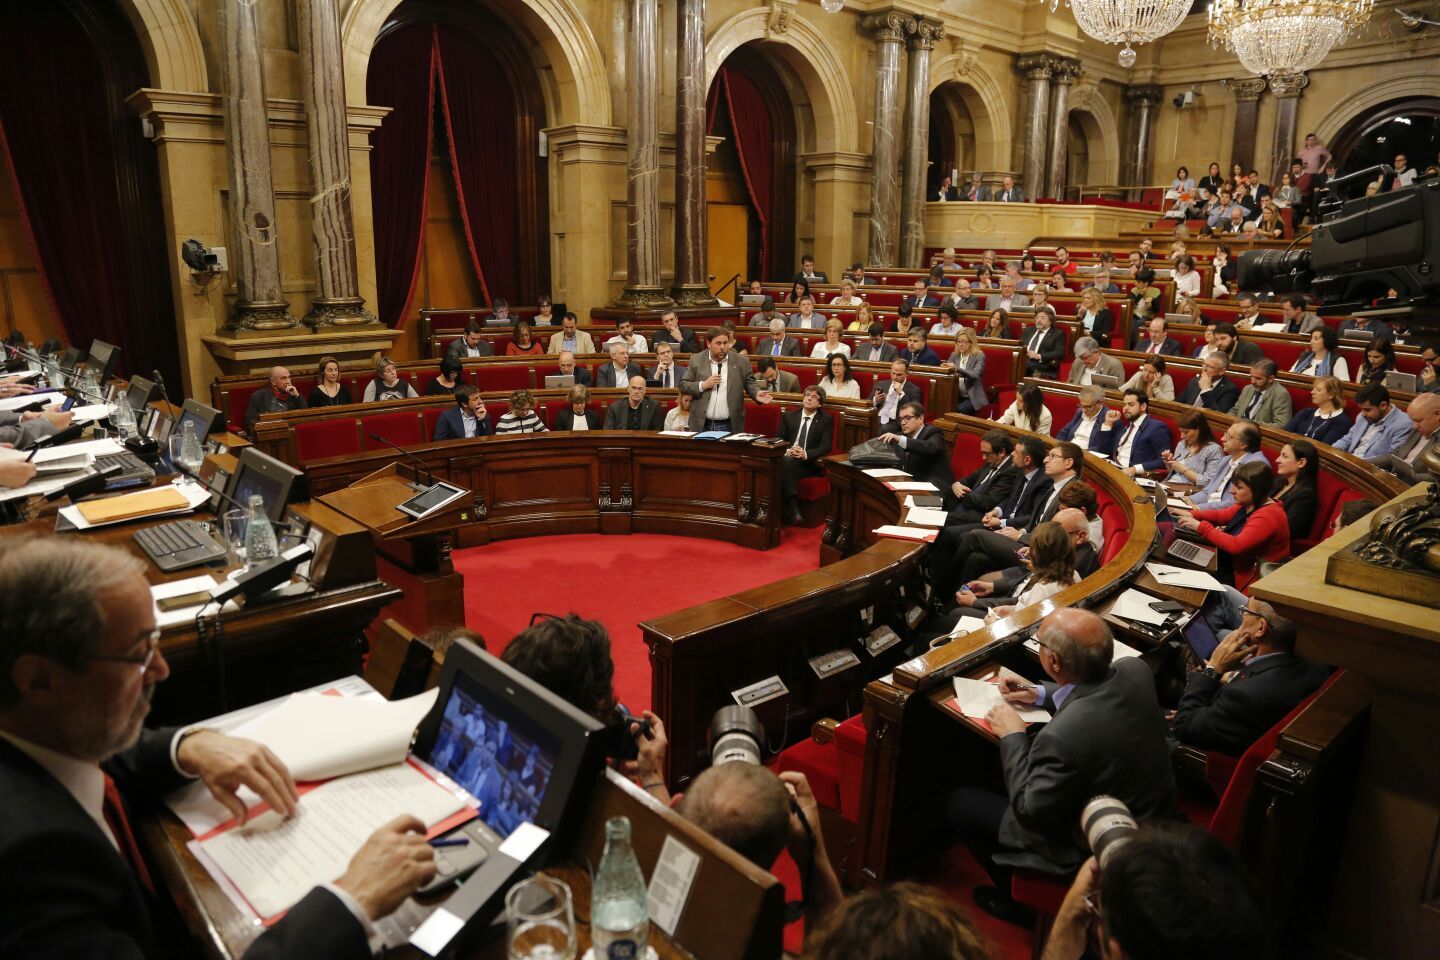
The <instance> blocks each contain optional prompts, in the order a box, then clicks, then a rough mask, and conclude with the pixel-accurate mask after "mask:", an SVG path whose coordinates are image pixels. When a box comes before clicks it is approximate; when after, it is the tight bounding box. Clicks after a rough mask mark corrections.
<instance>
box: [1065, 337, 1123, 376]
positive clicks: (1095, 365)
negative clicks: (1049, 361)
mask: <svg viewBox="0 0 1440 960" xmlns="http://www.w3.org/2000/svg"><path fill="white" fill-rule="evenodd" d="M1097 373H1098V374H1100V375H1101V376H1104V377H1114V378H1115V379H1116V380H1118V381H1119V382H1120V383H1124V382H1125V365H1124V364H1123V363H1121V362H1120V361H1119V360H1116V359H1115V358H1114V357H1112V356H1110V355H1109V354H1108V353H1101V352H1100V343H1099V341H1098V340H1096V339H1095V338H1094V337H1081V338H1080V339H1079V340H1076V341H1075V362H1074V363H1072V364H1071V365H1070V377H1069V382H1070V383H1075V384H1079V385H1080V386H1084V385H1086V384H1088V383H1094V381H1093V380H1092V379H1091V377H1093V376H1094V375H1095V374H1097ZM1120 383H1117V384H1114V385H1113V386H1112V389H1114V388H1115V387H1118V386H1119V385H1120Z"/></svg>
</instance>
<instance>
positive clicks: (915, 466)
mask: <svg viewBox="0 0 1440 960" xmlns="http://www.w3.org/2000/svg"><path fill="white" fill-rule="evenodd" d="M897 362H898V361H897ZM896 419H897V420H898V421H899V424H900V432H899V433H888V432H887V433H882V434H880V441H881V442H882V443H888V444H892V445H895V446H898V447H899V448H900V450H901V453H900V469H901V470H904V471H905V472H906V473H908V474H910V476H912V477H914V478H915V479H916V480H928V481H929V482H930V483H933V484H935V487H936V489H938V490H939V491H940V496H942V497H943V498H944V499H945V501H946V503H947V504H948V503H949V502H950V501H951V500H953V499H954V493H953V492H952V491H951V489H950V487H951V485H952V484H953V483H954V482H955V475H954V474H952V473H951V472H950V452H949V451H948V450H946V449H945V435H944V434H943V433H941V432H940V428H939V427H932V426H930V425H928V424H927V423H926V422H925V407H924V406H922V405H921V404H920V403H919V402H918V401H913V400H912V401H909V402H907V403H902V404H901V405H900V412H899V414H898V416H897V418H896Z"/></svg>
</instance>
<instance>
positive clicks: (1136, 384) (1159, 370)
mask: <svg viewBox="0 0 1440 960" xmlns="http://www.w3.org/2000/svg"><path fill="white" fill-rule="evenodd" d="M1120 389H1121V390H1132V389H1133V390H1139V391H1140V392H1141V393H1143V394H1145V396H1146V397H1148V398H1149V399H1151V400H1166V401H1170V400H1174V399H1175V381H1174V380H1172V379H1170V374H1168V373H1166V372H1165V358H1164V357H1162V356H1158V355H1156V356H1150V357H1147V358H1146V359H1145V361H1144V362H1143V363H1141V364H1140V369H1139V370H1136V371H1135V375H1134V376H1133V377H1131V378H1130V379H1129V380H1126V381H1125V382H1124V383H1123V384H1121V385H1120Z"/></svg>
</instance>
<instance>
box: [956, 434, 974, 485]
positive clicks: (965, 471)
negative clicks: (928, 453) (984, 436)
mask: <svg viewBox="0 0 1440 960" xmlns="http://www.w3.org/2000/svg"><path fill="white" fill-rule="evenodd" d="M980 463H981V457H980V435H979V434H978V433H958V434H956V435H955V449H954V450H952V451H951V452H950V472H951V473H953V474H954V475H955V476H957V477H963V476H967V475H969V474H971V473H974V472H975V471H976V470H978V469H980Z"/></svg>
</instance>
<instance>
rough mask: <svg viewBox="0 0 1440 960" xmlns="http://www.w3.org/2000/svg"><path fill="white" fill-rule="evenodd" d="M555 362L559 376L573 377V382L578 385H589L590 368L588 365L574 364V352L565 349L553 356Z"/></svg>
mask: <svg viewBox="0 0 1440 960" xmlns="http://www.w3.org/2000/svg"><path fill="white" fill-rule="evenodd" d="M555 363H556V365H557V366H559V367H560V375H561V376H571V377H574V378H575V383H576V384H577V385H579V386H582V387H588V386H590V370H589V368H588V367H578V366H576V365H575V354H573V353H571V352H569V351H568V350H566V351H564V352H562V353H561V354H560V355H559V356H558V357H556V358H555Z"/></svg>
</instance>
